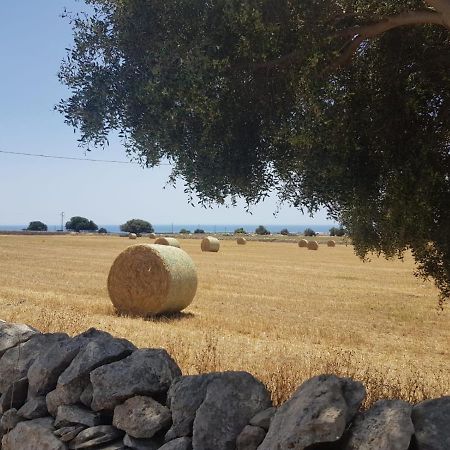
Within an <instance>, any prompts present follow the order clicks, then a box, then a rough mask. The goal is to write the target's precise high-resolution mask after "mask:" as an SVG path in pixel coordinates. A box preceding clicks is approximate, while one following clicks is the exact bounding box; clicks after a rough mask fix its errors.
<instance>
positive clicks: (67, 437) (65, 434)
mask: <svg viewBox="0 0 450 450" xmlns="http://www.w3.org/2000/svg"><path fill="white" fill-rule="evenodd" d="M85 428H86V427H84V426H83V425H74V426H71V427H62V428H59V429H58V430H56V431H54V432H53V434H54V435H55V436H56V437H58V438H59V439H60V440H61V441H63V442H70V441H71V440H72V439H75V438H76V437H77V436H78V434H79V433H81V432H82V431H83V430H84V429H85Z"/></svg>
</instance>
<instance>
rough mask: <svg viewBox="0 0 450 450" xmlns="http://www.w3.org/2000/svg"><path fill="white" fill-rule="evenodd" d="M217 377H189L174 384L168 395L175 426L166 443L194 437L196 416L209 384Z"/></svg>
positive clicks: (210, 375) (181, 378)
mask: <svg viewBox="0 0 450 450" xmlns="http://www.w3.org/2000/svg"><path fill="white" fill-rule="evenodd" d="M215 376H216V375H215V374H204V375H187V376H183V377H180V378H177V379H176V380H175V381H174V382H173V383H172V385H171V386H170V389H169V392H168V393H167V406H168V407H169V408H170V410H171V411H172V420H173V425H172V427H171V429H170V430H169V431H168V432H167V434H166V441H171V440H173V439H176V438H179V437H184V436H192V429H193V424H194V419H195V414H196V412H197V409H198V408H200V405H201V404H202V402H203V400H204V399H205V396H206V388H207V387H208V384H209V383H210V382H211V381H212V380H213V379H214V378H215Z"/></svg>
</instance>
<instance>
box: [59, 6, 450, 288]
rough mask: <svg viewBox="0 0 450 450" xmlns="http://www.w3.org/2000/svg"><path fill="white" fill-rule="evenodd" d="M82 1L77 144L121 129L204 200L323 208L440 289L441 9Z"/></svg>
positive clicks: (447, 105)
mask: <svg viewBox="0 0 450 450" xmlns="http://www.w3.org/2000/svg"><path fill="white" fill-rule="evenodd" d="M86 2H87V3H89V4H90V5H91V6H92V7H93V12H92V14H90V15H87V16H78V17H73V18H72V20H73V27H74V32H75V44H74V47H73V49H71V50H70V51H69V53H68V58H67V60H66V61H65V63H64V64H63V66H62V69H61V72H60V78H61V80H62V81H63V83H65V84H66V85H67V86H68V87H69V88H70V89H71V90H72V94H71V96H70V97H69V98H68V99H67V100H65V101H63V102H62V103H61V104H60V105H59V109H60V111H61V112H62V113H63V114H64V115H65V118H66V121H67V123H68V124H70V125H71V126H73V127H76V128H79V129H80V131H81V143H82V144H83V145H86V146H89V145H103V144H105V143H106V142H107V137H108V134H109V132H110V131H111V130H118V131H119V133H120V134H121V136H123V137H124V139H125V142H126V145H127V151H128V152H129V154H130V155H133V156H134V157H136V158H137V159H138V160H139V161H141V163H142V164H144V165H150V166H151V165H155V164H157V163H158V162H159V161H160V160H161V159H168V160H169V161H170V162H171V163H172V165H173V172H172V180H174V179H175V178H176V177H182V178H183V179H184V181H185V184H186V191H187V192H190V193H195V194H197V195H198V196H199V199H200V202H201V203H203V204H208V203H209V202H218V203H223V202H225V201H227V199H230V200H231V202H233V201H235V199H236V198H237V197H239V196H241V197H243V198H245V199H246V200H247V202H248V203H249V204H252V203H255V202H258V201H260V200H262V199H263V198H264V197H265V196H266V195H268V193H269V192H271V191H272V190H275V191H276V192H277V193H278V196H279V198H280V200H281V201H282V202H283V201H285V202H288V203H290V204H293V205H295V206H296V207H298V208H300V209H302V210H307V211H309V212H314V211H316V210H317V208H319V207H325V208H327V210H328V212H329V215H330V217H331V218H333V219H334V220H336V221H338V222H339V223H342V224H343V225H344V226H345V228H346V230H347V231H348V233H349V234H350V235H351V236H352V239H353V243H354V244H355V249H356V252H357V254H358V255H360V256H361V257H364V256H366V255H367V254H368V253H369V252H372V251H374V252H379V253H384V254H385V255H386V256H388V257H392V256H395V255H399V256H401V255H402V254H403V252H404V251H405V250H407V249H411V250H412V252H413V255H414V257H415V259H416V261H417V263H418V267H419V272H420V273H421V274H422V275H424V276H432V277H434V279H435V281H436V284H437V286H438V287H439V288H440V290H441V292H442V294H443V296H448V295H450V233H449V230H450V176H449V173H450V153H449V134H450V133H449V131H450V128H449V126H450V39H449V32H448V31H449V30H448V27H449V24H448V17H450V15H445V16H444V15H443V14H444V13H448V12H449V10H450V0H427V1H426V2H423V1H421V0H395V1H394V0H388V1H385V2H378V1H375V0H368V1H365V2H361V1H354V0H339V1H338V0H306V1H292V0H212V1H208V2H205V1H204V0H152V1H144V0H121V1H119V0H86ZM427 6H428V7H434V8H435V9H431V8H427ZM383 18H386V20H382V19H383ZM402 25H405V26H402ZM406 25H407V26H406ZM443 25H444V26H443Z"/></svg>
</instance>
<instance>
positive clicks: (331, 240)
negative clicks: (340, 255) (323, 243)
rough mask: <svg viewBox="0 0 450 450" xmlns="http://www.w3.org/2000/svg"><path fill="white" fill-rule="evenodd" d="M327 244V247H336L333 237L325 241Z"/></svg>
mask: <svg viewBox="0 0 450 450" xmlns="http://www.w3.org/2000/svg"><path fill="white" fill-rule="evenodd" d="M327 246H328V247H336V241H333V239H330V240H329V241H328V242H327Z"/></svg>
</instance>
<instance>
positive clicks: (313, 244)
mask: <svg viewBox="0 0 450 450" xmlns="http://www.w3.org/2000/svg"><path fill="white" fill-rule="evenodd" d="M308 250H319V243H318V242H317V241H309V242H308Z"/></svg>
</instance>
